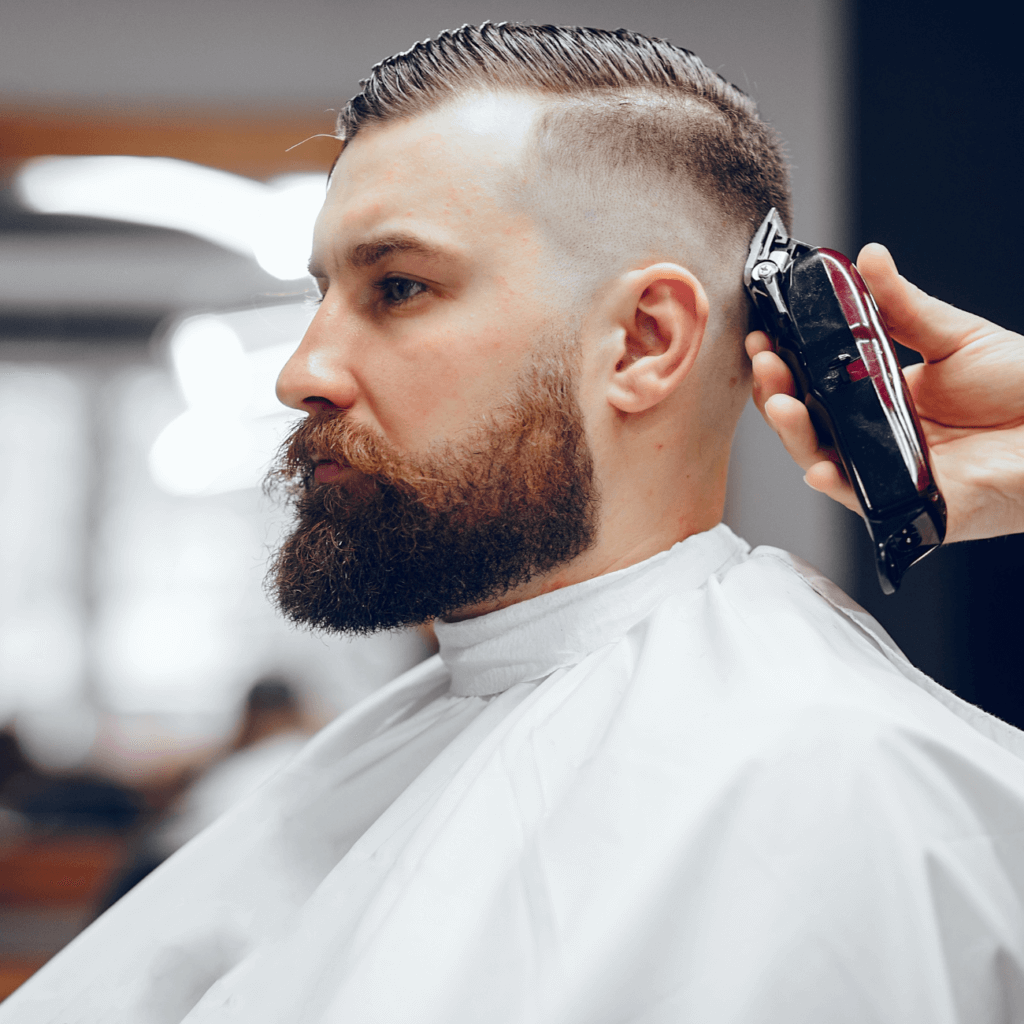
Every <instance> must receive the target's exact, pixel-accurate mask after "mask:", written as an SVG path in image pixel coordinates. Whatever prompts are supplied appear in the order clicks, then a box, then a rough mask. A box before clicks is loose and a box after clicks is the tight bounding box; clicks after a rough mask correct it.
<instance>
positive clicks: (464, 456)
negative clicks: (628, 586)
mask: <svg viewBox="0 0 1024 1024" xmlns="http://www.w3.org/2000/svg"><path fill="white" fill-rule="evenodd" d="M575 356H576V353H575V349H574V346H572V345H568V346H567V344H566V342H565V341H564V340H563V339H555V340H549V341H542V342H541V343H540V344H538V345H536V346H535V352H534V358H533V359H532V361H531V363H530V365H529V367H528V369H527V370H526V371H525V372H524V374H523V375H522V376H521V378H520V379H519V380H518V381H517V382H516V384H515V387H514V388H513V394H512V396H511V398H510V400H509V401H508V402H507V403H506V404H505V405H504V406H503V407H502V408H501V409H498V410H495V411H494V412H493V413H492V414H491V415H489V416H488V417H487V418H486V420H485V421H484V422H482V423H480V424H479V425H478V426H477V427H476V428H475V429H474V430H472V431H471V432H470V433H469V434H468V435H466V436H465V437H463V438H461V439H459V440H458V441H457V442H451V443H448V444H446V445H444V446H442V447H438V448H435V449H433V450H429V451H428V452H426V453H425V454H423V455H421V456H412V455H408V454H405V453H402V452H399V451H398V450H396V449H395V447H394V446H393V445H391V444H390V443H389V442H387V441H386V440H385V439H384V438H382V437H380V436H379V435H378V434H376V433H375V432H374V431H372V430H370V429H368V428H366V427H363V426H359V425H357V424H354V423H352V422H351V421H350V420H349V418H348V417H347V414H346V413H345V412H344V411H343V410H338V411H331V412H328V413H315V414H313V415H311V416H310V417H309V418H307V419H306V420H304V421H303V422H302V423H300V424H299V426H298V427H297V428H296V429H295V430H294V432H293V433H292V435H291V436H290V437H289V438H288V440H287V441H286V442H285V444H284V446H283V447H282V450H281V453H280V456H279V458H278V461H277V463H276V464H275V466H274V468H273V469H272V470H271V473H270V475H269V476H268V481H267V486H268V489H269V490H270V491H272V492H275V491H276V492H278V493H281V492H283V493H284V494H285V495H287V496H288V497H289V498H290V499H291V501H292V502H293V505H294V511H295V529H294V531H293V532H292V533H291V535H290V536H289V537H288V538H287V539H286V541H285V542H284V544H283V545H282V547H281V548H280V550H279V551H278V552H277V554H276V555H275V557H274V559H273V561H272V563H271V565H270V568H269V571H268V575H267V587H268V590H269V591H270V592H271V594H272V596H273V598H274V599H275V601H276V603H277V605H278V607H279V608H280V610H281V611H282V612H283V613H284V614H285V616H286V617H287V618H289V619H291V620H292V621H293V622H296V623H299V624H303V625H306V626H309V627H311V628H312V629H315V630H322V631H326V632H341V633H349V634H370V633H375V632H378V631H381V630H386V629H394V628H398V627H401V626H405V625H411V624H414V623H419V622H424V621H428V620H432V619H434V618H446V617H450V616H452V615H454V614H455V613H457V612H458V611H460V610H461V609H465V608H469V607H473V606H477V605H480V604H483V603H485V602H489V601H494V600H497V599H500V598H501V597H502V596H503V595H504V594H506V593H508V592H509V591H511V590H513V589H514V588H516V587H518V586H521V585H522V584H524V583H526V582H528V581H529V580H530V579H532V578H534V577H535V576H537V575H538V574H543V573H545V572H548V571H550V570H551V569H554V568H555V567H557V566H559V565H563V564H565V563H567V562H569V561H571V560H572V559H574V558H576V557H577V556H578V555H580V554H581V553H582V552H584V551H585V550H587V548H589V547H590V546H591V544H592V543H593V542H594V539H595V534H596V526H597V518H598V516H597V512H598V497H597V493H596V487H595V482H594V474H593V461H592V457H591V453H590V450H589V446H588V444H587V440H586V436H585V432H584V426H583V418H582V413H581V410H580V408H579V403H578V400H577V396H576V383H575V376H576V373H575V363H576V359H575ZM324 459H331V460H335V461H338V462H339V463H340V464H342V465H346V466H350V467H352V468H353V469H355V470H357V471H358V472H359V473H360V474H361V476H360V477H358V478H357V479H356V481H355V482H354V483H352V484H348V483H346V484H344V485H342V484H320V485H317V484H315V483H314V482H313V469H314V466H315V463H316V461H317V460H324Z"/></svg>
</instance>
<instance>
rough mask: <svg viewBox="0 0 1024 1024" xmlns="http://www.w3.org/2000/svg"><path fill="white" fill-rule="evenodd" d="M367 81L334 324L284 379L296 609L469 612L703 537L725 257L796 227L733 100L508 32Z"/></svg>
mask: <svg viewBox="0 0 1024 1024" xmlns="http://www.w3.org/2000/svg"><path fill="white" fill-rule="evenodd" d="M363 84H364V89H363V92H362V93H361V94H360V95H359V96H357V97H356V98H355V99H354V100H352V101H351V102H350V104H349V105H348V107H347V108H346V109H345V111H344V112H343V114H342V115H341V118H340V119H339V127H340V130H341V133H342V134H343V136H344V138H345V149H344V151H343V153H342V156H341V157H340V159H339V161H338V163H337V165H336V168H335V170H334V173H333V175H332V180H331V183H330V186H329V190H328V197H327V201H326V203H325V205H324V209H323V211H322V213H321V216H320V218H319V219H318V222H317V228H316V233H315V238H314V255H313V261H312V264H311V269H312V271H313V274H314V276H315V277H316V279H317V281H318V284H319V286H320V289H321V291H322V293H323V295H324V299H323V303H322V304H321V307H320V309H319V311H318V313H317V316H316V317H315V319H314V321H313V324H312V325H311V327H310V330H309V332H308V333H307V335H306V337H305V339H304V340H303V344H302V345H301V346H300V348H299V350H298V352H297V353H296V355H295V356H294V357H293V359H292V360H291V362H290V363H289V365H288V366H287V367H286V368H285V370H284V372H283V373H282V376H281V380H280V381H279V385H278V390H279V394H280V395H281V397H282V400H283V401H285V402H286V403H287V404H290V405H293V406H295V407H297V408H302V409H305V410H307V411H309V412H310V413H311V416H310V418H309V420H307V421H306V423H305V424H304V425H303V426H302V427H301V428H300V430H299V432H298V433H297V435H296V436H295V438H294V442H293V444H292V446H291V448H290V454H289V456H288V457H286V459H285V460H284V461H283V463H282V466H281V469H280V472H279V476H283V477H285V478H287V479H288V480H290V481H291V482H292V483H293V484H294V485H295V486H296V487H297V489H298V491H299V492H300V498H299V501H300V522H299V528H298V530H297V531H296V533H295V534H294V535H293V537H292V538H291V540H290V541H289V542H288V544H287V545H286V546H285V548H284V549H283V550H282V552H281V554H280V556H279V558H278V560H277V563H276V566H275V574H276V583H277V587H278V593H279V598H280V601H281V604H282V606H283V607H284V609H285V611H286V612H287V613H288V614H290V615H292V616H293V617H294V618H297V619H301V620H305V621H311V622H313V623H314V624H316V625H320V626H326V627H328V628H352V629H358V630H368V629H373V628H379V627H386V626H393V625H398V624H400V623H401V622H403V621H416V620H420V619H424V618H429V617H433V616H435V615H446V616H450V615H456V614H472V613H474V612H478V611H481V610H485V609H486V608H489V607H495V606H497V605H499V604H502V603H510V602H512V601H515V600H521V599H522V598H524V597H527V596H532V594H534V593H539V592H541V591H543V590H546V589H553V588H555V587H558V586H562V585H565V584H566V583H571V582H575V581H577V580H579V579H585V578H588V577H589V576H593V575H597V574H599V573H602V572H607V571H610V570H612V569H615V568H619V567H621V566H623V565H628V564H630V563H631V562H635V561H637V560H638V559H640V558H643V557H647V556H648V555H650V554H653V553H654V552H655V551H657V550H661V549H662V548H664V547H667V546H669V545H670V544H671V543H672V542H673V541H675V540H678V539H681V538H682V537H685V536H687V535H688V534H690V533H693V532H696V531H697V530H700V529H706V528H708V527H709V526H711V525H713V524H714V523H715V522H717V520H718V518H719V517H720V514H721V505H722V500H723V496H724V483H725V471H726V467H727V461H728V446H729V441H730V438H731V434H732V431H733V429H734V426H735V422H736V419H737V418H738V415H739V412H740V409H741V408H742V404H743V401H744V400H745V395H746V369H745V364H744V361H743V355H742V338H743V334H744V333H745V328H746V321H747V306H746V300H745V298H744V296H743V292H742V284H741V270H742V265H743V259H744V256H745V253H746V247H747V243H748V242H749V238H750V236H751V235H752V233H753V231H754V229H755V228H756V226H757V223H758V222H759V221H760V219H761V218H762V217H763V216H764V213H765V212H767V209H768V208H769V207H770V206H772V205H775V206H780V207H782V208H783V209H784V210H785V209H786V206H787V193H786V182H785V177H786V176H785V170H784V168H783V165H782V162H781V160H780V158H779V154H778V150H777V146H776V144H775V143H774V141H773V138H772V136H771V134H770V133H769V131H768V130H767V129H766V128H765V126H764V125H763V124H761V122H759V121H758V120H757V119H756V115H755V114H754V111H753V107H752V104H751V103H750V101H749V100H748V99H747V98H746V97H745V96H743V94H742V93H739V92H738V90H735V89H733V88H732V87H731V86H728V85H727V84H726V83H725V82H724V81H723V80H722V79H720V78H719V77H718V76H717V75H715V74H713V73H712V72H710V71H708V69H706V68H705V67H704V66H703V65H702V64H701V63H700V62H699V61H698V60H697V59H696V58H695V57H693V56H692V55H691V54H689V53H688V52H687V51H684V50H679V49H677V48H674V47H672V46H670V45H669V44H667V43H663V42H660V41H656V40H649V39H645V38H643V37H639V36H635V35H632V34H630V33H626V32H621V31H620V32H614V33H612V32H602V31H598V30H590V29H562V28H552V27H537V26H519V25H485V26H483V27H482V28H479V29H477V28H470V27H468V26H467V27H465V28H463V29H460V30H459V31H458V32H454V33H446V34H444V35H442V36H441V37H439V38H438V39H437V40H434V41H431V42H427V43H422V44H418V45H417V46H416V47H414V48H413V49H412V50H410V51H408V52H407V53H404V54H400V55H398V56H396V57H393V58H390V59H389V60H387V61H385V62H383V63H382V64H380V65H378V66H377V67H376V68H375V69H374V71H373V74H372V76H371V78H370V79H369V80H368V81H367V82H365V83H363ZM415 595H418V596H415ZM413 598H414V599H413ZM368 609H373V610H372V611H369V610H368Z"/></svg>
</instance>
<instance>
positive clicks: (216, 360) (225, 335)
mask: <svg viewBox="0 0 1024 1024" xmlns="http://www.w3.org/2000/svg"><path fill="white" fill-rule="evenodd" d="M171 361H172V362H173V363H174V372H175V373H176V374H177V377H178V384H179V385H180V386H181V390H182V393H183V394H184V396H185V401H186V402H188V404H189V405H191V406H207V407H210V408H214V409H216V408H218V407H219V408H221V409H224V408H225V407H229V408H231V409H233V410H238V411H240V410H242V409H244V408H245V407H246V406H248V405H249V403H250V401H251V399H252V373H251V371H250V369H249V364H248V362H247V361H246V358H245V350H244V349H243V348H242V342H241V340H240V339H239V337H238V335H237V334H236V333H235V332H234V331H233V330H232V329H231V327H230V326H229V325H228V324H227V323H226V322H225V321H224V320H223V319H222V318H221V317H217V316H197V317H192V318H191V319H190V320H186V321H185V322H184V323H183V324H182V325H181V327H180V328H179V329H178V330H177V331H175V333H174V337H173V339H172V340H171Z"/></svg>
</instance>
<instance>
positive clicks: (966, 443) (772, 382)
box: [747, 243, 1024, 542]
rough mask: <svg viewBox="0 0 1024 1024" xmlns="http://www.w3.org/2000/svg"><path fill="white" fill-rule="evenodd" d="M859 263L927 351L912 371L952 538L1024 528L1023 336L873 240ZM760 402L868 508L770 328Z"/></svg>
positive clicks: (761, 349)
mask: <svg viewBox="0 0 1024 1024" xmlns="http://www.w3.org/2000/svg"><path fill="white" fill-rule="evenodd" d="M857 268H858V269H859V270H860V272H861V275H862V276H863V278H864V280H865V281H866V282H867V285H868V287H869V288H870V289H871V293H872V295H874V297H875V301H876V302H877V303H878V308H879V310H880V311H881V313H882V319H883V320H884V322H885V326H886V328H887V329H888V331H889V334H890V335H891V336H892V337H893V338H895V339H896V341H898V342H900V344H902V345H906V346H907V347H908V348H912V349H914V350H916V351H917V352H920V353H921V355H922V356H924V362H923V363H920V364H918V365H916V366H909V367H907V368H906V370H904V374H905V376H906V378H907V384H908V385H909V387H910V392H911V394H912V395H913V398H914V403H915V404H916V406H917V412H918V415H919V416H920V417H921V425H922V427H923V429H924V435H925V439H926V441H927V442H928V447H929V449H930V451H931V460H932V469H933V470H934V473H935V477H936V482H937V483H938V485H939V489H940V490H941V491H942V494H943V497H945V499H946V504H947V508H948V512H949V521H948V528H947V533H946V540H947V542H951V541H958V540H977V539H979V538H981V537H997V536H1000V535H1002V534H1006V533H1019V532H1022V531H1024V338H1022V337H1021V336H1020V335H1019V334H1013V333H1011V332H1010V331H1004V330H1003V329H1002V328H1001V327H997V326H996V325H995V324H992V323H989V322H988V321H987V320H982V319H981V317H977V316H974V315H972V314H971V313H965V312H963V311H962V310H959V309H957V308H956V307H954V306H950V305H948V304H947V303H945V302H941V301H940V300H939V299H935V298H932V297H931V296H930V295H926V294H925V293H924V292H923V291H921V289H920V288H917V287H916V286H914V285H912V284H910V282H909V281H907V280H905V279H904V278H902V277H900V275H899V273H898V272H897V270H896V265H895V264H894V263H893V260H892V257H891V256H890V255H889V252H888V250H887V249H886V248H885V247H884V246H881V245H878V244H877V243H872V244H871V245H867V246H865V247H864V248H863V249H862V250H861V254H860V256H859V258H858V260H857ZM747 354H748V355H749V356H750V358H751V360H752V362H753V366H754V402H755V403H756V405H757V407H758V408H759V409H760V410H761V413H762V414H763V415H764V417H765V419H766V420H767V421H768V423H769V424H770V425H771V426H772V428H773V429H774V430H775V431H776V433H777V434H778V435H779V437H780V438H781V439H782V443H783V444H784V445H785V446H786V450H787V451H788V452H789V454H790V455H791V456H792V457H793V459H794V460H795V461H796V462H797V464H798V465H799V466H800V467H801V469H804V470H805V471H806V474H805V476H804V479H805V480H806V481H807V483H808V484H809V485H810V486H811V487H813V488H814V489H815V490H817V491H821V492H822V493H824V494H827V495H828V496H829V497H831V498H834V499H835V500H836V501H838V502H841V503H842V504H843V505H845V506H846V507H847V508H850V509H853V511H855V512H860V505H859V504H858V502H857V498H856V495H855V494H854V491H853V488H852V487H851V486H850V484H849V482H848V481H847V479H846V477H845V475H844V473H843V470H842V466H841V464H840V463H839V461H838V459H837V457H836V455H835V453H834V452H833V451H831V450H830V449H827V448H822V447H820V446H819V444H818V440H817V437H816V436H815V433H814V428H813V426H812V425H811V420H810V416H809V415H808V412H807V407H806V406H805V405H804V404H803V403H802V402H799V401H797V400H796V399H795V398H793V397H792V396H793V394H794V391H795V389H794V385H793V378H792V376H791V375H790V372H789V370H788V369H787V368H786V365H785V363H783V361H782V360H781V359H780V358H779V357H778V356H777V355H775V353H774V352H773V351H772V345H771V342H770V341H769V340H768V337H767V335H765V334H763V333H762V332H760V331H758V332H755V333H754V334H751V335H748V337H747Z"/></svg>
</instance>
